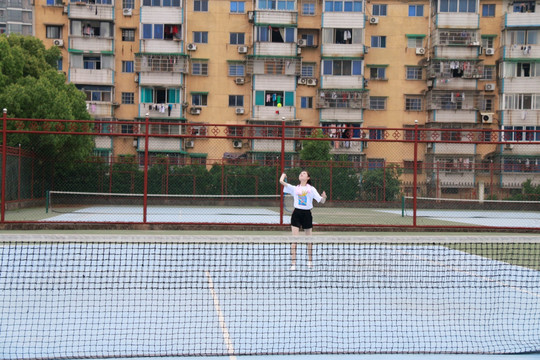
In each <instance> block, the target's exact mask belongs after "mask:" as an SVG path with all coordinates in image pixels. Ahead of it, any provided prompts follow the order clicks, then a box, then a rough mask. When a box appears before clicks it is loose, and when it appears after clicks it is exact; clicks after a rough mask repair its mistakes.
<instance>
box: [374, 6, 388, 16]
mask: <svg viewBox="0 0 540 360" xmlns="http://www.w3.org/2000/svg"><path fill="white" fill-rule="evenodd" d="M386 7H387V5H383V4H375V5H373V9H372V10H371V13H372V14H373V16H386Z"/></svg>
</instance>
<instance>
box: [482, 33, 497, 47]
mask: <svg viewBox="0 0 540 360" xmlns="http://www.w3.org/2000/svg"><path fill="white" fill-rule="evenodd" d="M494 39H495V37H493V36H489V37H488V36H482V47H483V48H484V49H486V48H493V47H494V46H493V42H494Z"/></svg>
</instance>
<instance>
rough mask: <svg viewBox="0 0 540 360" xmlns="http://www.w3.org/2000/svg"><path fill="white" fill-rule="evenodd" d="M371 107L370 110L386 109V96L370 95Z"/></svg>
mask: <svg viewBox="0 0 540 360" xmlns="http://www.w3.org/2000/svg"><path fill="white" fill-rule="evenodd" d="M369 109H370V110H386V97H382V96H370V97H369Z"/></svg>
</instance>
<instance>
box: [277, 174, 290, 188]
mask: <svg viewBox="0 0 540 360" xmlns="http://www.w3.org/2000/svg"><path fill="white" fill-rule="evenodd" d="M285 178H287V175H286V174H285V173H283V174H281V177H280V178H279V183H280V184H281V185H283V186H287V185H288V184H287V183H286V182H285Z"/></svg>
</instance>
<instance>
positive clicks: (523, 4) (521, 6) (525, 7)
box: [514, 0, 535, 13]
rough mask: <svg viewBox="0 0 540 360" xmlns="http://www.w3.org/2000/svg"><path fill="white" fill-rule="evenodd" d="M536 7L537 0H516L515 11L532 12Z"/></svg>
mask: <svg viewBox="0 0 540 360" xmlns="http://www.w3.org/2000/svg"><path fill="white" fill-rule="evenodd" d="M534 9H535V1H531V0H528V1H519V2H518V1H516V2H514V12H515V13H527V12H529V13H532V12H534Z"/></svg>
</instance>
